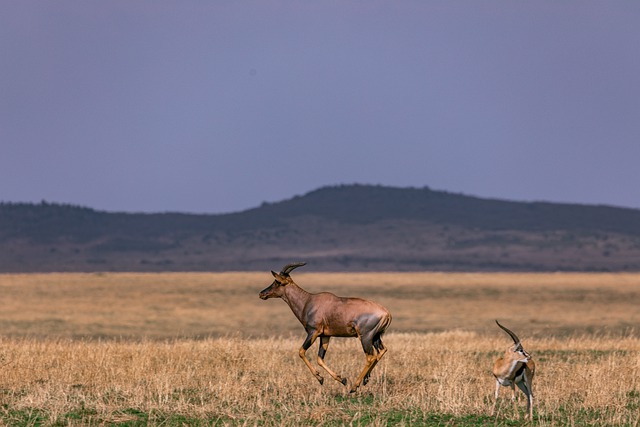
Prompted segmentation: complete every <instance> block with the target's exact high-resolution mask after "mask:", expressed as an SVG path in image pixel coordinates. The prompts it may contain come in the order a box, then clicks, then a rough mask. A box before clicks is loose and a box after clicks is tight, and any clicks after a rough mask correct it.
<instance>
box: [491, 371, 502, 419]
mask: <svg viewBox="0 0 640 427" xmlns="http://www.w3.org/2000/svg"><path fill="white" fill-rule="evenodd" d="M499 397H500V381H498V380H496V391H495V392H494V394H493V406H491V416H492V417H493V414H495V413H496V404H497V403H498V398H499Z"/></svg>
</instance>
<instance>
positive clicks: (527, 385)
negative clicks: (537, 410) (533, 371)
mask: <svg viewBox="0 0 640 427" xmlns="http://www.w3.org/2000/svg"><path fill="white" fill-rule="evenodd" d="M517 386H518V388H519V389H520V390H522V392H523V393H524V395H525V396H526V397H527V414H526V415H525V418H529V419H530V420H533V393H532V392H531V382H530V381H528V379H527V378H526V377H525V379H524V380H523V381H521V382H519V383H517Z"/></svg>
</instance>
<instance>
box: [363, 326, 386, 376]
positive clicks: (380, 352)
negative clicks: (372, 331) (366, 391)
mask: <svg viewBox="0 0 640 427" xmlns="http://www.w3.org/2000/svg"><path fill="white" fill-rule="evenodd" d="M373 347H374V348H375V349H376V360H375V361H374V362H373V365H371V368H369V372H367V375H365V376H364V378H363V379H362V385H367V383H368V382H369V376H370V375H371V372H372V371H373V368H375V367H376V365H377V364H378V362H379V361H380V359H382V356H384V354H385V353H386V352H387V349H386V347H385V346H384V344H382V340H381V339H380V335H378V336H377V337H376V339H374V340H373Z"/></svg>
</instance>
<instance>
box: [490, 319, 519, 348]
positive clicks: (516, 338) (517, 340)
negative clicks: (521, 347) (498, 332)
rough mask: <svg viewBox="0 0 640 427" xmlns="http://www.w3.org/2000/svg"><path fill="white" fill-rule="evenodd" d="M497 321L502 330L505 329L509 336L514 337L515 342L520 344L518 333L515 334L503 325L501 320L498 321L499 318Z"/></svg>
mask: <svg viewBox="0 0 640 427" xmlns="http://www.w3.org/2000/svg"><path fill="white" fill-rule="evenodd" d="M496 323H497V324H498V326H500V328H501V329H502V330H504V331H505V332H506V333H508V334H509V336H510V337H511V338H512V339H513V343H514V344H520V338H518V336H517V335H516V334H514V333H513V332H512V331H510V330H509V329H507V328H505V327H504V326H502V325H501V324H500V322H498V320H496Z"/></svg>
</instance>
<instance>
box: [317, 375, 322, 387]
mask: <svg viewBox="0 0 640 427" xmlns="http://www.w3.org/2000/svg"><path fill="white" fill-rule="evenodd" d="M316 378H317V379H318V382H319V383H320V385H322V384H324V378H322V377H320V376H318V377H316Z"/></svg>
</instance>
